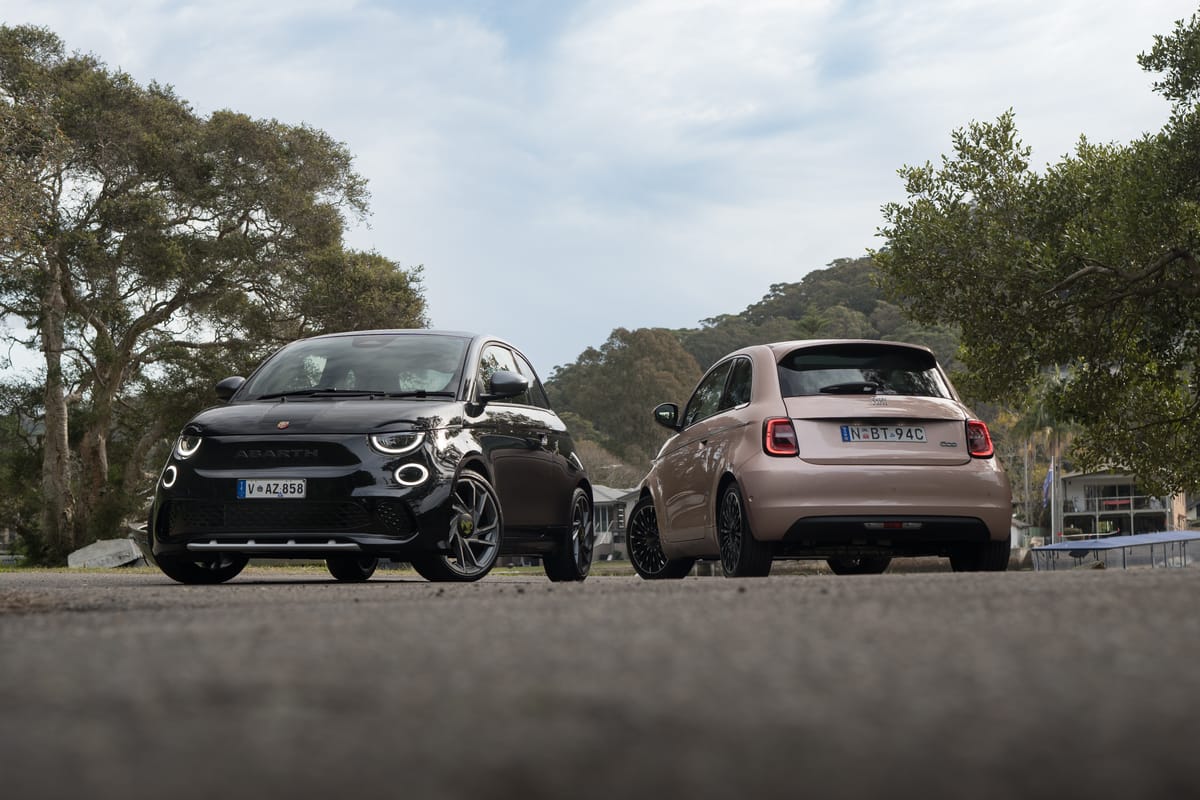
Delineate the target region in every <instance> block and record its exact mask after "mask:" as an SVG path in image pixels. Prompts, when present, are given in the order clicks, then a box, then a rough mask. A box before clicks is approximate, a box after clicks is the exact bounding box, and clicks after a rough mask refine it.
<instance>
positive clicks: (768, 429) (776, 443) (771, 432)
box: [763, 417, 800, 456]
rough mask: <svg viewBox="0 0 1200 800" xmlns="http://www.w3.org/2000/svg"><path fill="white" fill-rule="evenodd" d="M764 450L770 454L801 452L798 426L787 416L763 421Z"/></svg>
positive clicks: (795, 453)
mask: <svg viewBox="0 0 1200 800" xmlns="http://www.w3.org/2000/svg"><path fill="white" fill-rule="evenodd" d="M763 450H764V451H765V452H766V454H767V455H769V456H795V455H799V454H800V448H799V445H798V440H797V439H796V428H795V427H794V426H793V425H792V421H791V420H790V419H788V418H787V417H772V418H771V419H769V420H767V421H766V422H764V423H763Z"/></svg>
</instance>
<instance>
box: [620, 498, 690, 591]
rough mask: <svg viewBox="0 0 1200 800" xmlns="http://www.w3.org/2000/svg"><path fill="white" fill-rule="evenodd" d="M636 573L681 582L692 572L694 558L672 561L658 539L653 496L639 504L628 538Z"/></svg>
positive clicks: (630, 557) (627, 534) (633, 514)
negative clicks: (681, 579)
mask: <svg viewBox="0 0 1200 800" xmlns="http://www.w3.org/2000/svg"><path fill="white" fill-rule="evenodd" d="M625 542H626V547H627V548H628V550H629V561H630V563H631V564H633V570H634V572H636V573H637V574H638V575H640V576H642V578H644V579H645V580H648V581H656V580H677V579H679V578H682V577H684V576H686V575H687V574H688V573H689V572H691V571H692V565H694V564H695V563H696V559H694V558H677V559H669V558H667V555H666V553H664V552H663V549H662V540H661V539H660V538H659V536H658V514H657V513H656V512H655V511H654V500H653V499H651V498H650V496H649V495H647V496H646V497H643V498H642V499H641V500H638V501H637V505H635V506H634V507H633V513H632V514H630V515H629V525H628V527H627V531H626V535H625Z"/></svg>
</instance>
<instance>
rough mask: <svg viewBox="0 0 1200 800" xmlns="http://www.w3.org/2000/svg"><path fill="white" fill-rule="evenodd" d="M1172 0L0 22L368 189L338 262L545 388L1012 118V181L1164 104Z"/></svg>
mask: <svg viewBox="0 0 1200 800" xmlns="http://www.w3.org/2000/svg"><path fill="white" fill-rule="evenodd" d="M1196 10H1197V6H1196V3H1195V2H1183V1H1182V0H1128V1H1125V2H1121V1H1118V0H1051V1H1050V2H1047V0H996V1H995V2H973V1H972V0H928V1H926V2H900V1H899V0H896V1H895V2H886V1H885V0H880V1H879V2H874V1H872V0H842V1H841V2H838V1H837V0H729V1H728V2H726V1H725V0H709V1H707V2H706V1H705V0H612V1H611V2H590V0H576V1H568V0H462V1H461V2H455V0H443V1H441V2H438V1H436V0H429V1H427V2H422V1H421V0H411V1H408V0H254V1H253V2H242V1H241V0H193V1H192V2H176V1H172V0H129V1H128V2H121V1H119V0H4V3H3V6H2V8H0V14H2V17H0V19H2V21H3V22H4V23H5V24H9V25H14V24H23V23H34V24H38V25H44V26H46V27H48V28H50V29H51V30H53V31H54V32H55V33H57V34H58V35H59V36H61V37H62V38H63V40H64V41H65V43H66V45H67V48H68V49H69V50H80V51H86V52H91V53H93V54H95V55H96V56H97V57H99V58H100V60H102V61H104V62H105V63H107V64H108V65H109V66H111V67H119V68H121V69H124V70H126V71H127V72H129V73H131V74H132V75H133V76H134V78H136V79H137V80H138V81H139V82H141V83H148V82H149V81H151V80H154V81H158V82H159V83H166V84H170V85H172V86H174V87H175V89H176V91H177V92H178V94H179V95H180V96H181V97H183V98H184V99H186V100H188V101H189V102H190V103H191V104H192V105H193V107H194V108H195V109H196V110H197V111H199V112H201V113H205V114H207V113H210V112H212V111H215V110H217V109H222V108H231V109H233V110H235V111H239V112H243V113H246V114H249V115H252V116H255V117H263V118H276V119H279V120H281V121H283V122H287V123H302V122H303V123H308V124H310V125H313V126H315V127H318V128H322V129H324V130H326V131H328V132H329V133H330V134H331V135H333V136H334V137H336V138H337V139H339V140H340V141H343V142H345V143H346V145H347V146H348V147H349V149H350V151H351V152H352V153H353V154H354V155H355V159H356V160H355V163H356V166H357V169H358V171H359V172H360V173H361V174H362V175H364V176H365V177H366V178H367V179H368V181H369V183H370V189H371V195H372V201H371V208H372V216H371V218H370V221H369V226H367V227H361V228H357V229H355V230H353V231H352V232H351V234H350V240H349V244H350V245H351V246H353V247H355V248H359V249H365V250H376V251H378V252H380V253H381V254H383V255H385V256H387V257H388V258H390V259H392V260H394V261H397V262H399V263H400V264H402V265H406V266H410V265H416V264H423V265H425V270H426V272H425V274H426V283H425V286H426V298H427V300H428V303H429V315H430V317H431V320H432V322H433V324H434V325H435V326H436V327H441V328H453V329H464V330H476V331H487V332H492V333H495V334H498V335H500V336H503V337H506V338H509V339H511V340H512V341H514V342H515V343H516V344H517V345H518V346H519V347H521V348H522V349H524V350H525V351H526V353H527V354H528V355H529V356H530V357H531V359H532V360H533V361H534V363H535V365H537V367H538V369H539V371H540V372H541V373H542V376H543V377H548V376H549V374H550V373H551V371H552V369H553V367H554V366H557V365H561V364H566V363H569V362H572V361H574V360H575V359H576V357H577V356H578V355H579V354H580V353H581V352H582V351H583V350H584V349H585V348H587V347H589V346H599V345H600V344H602V343H603V342H604V341H605V339H607V338H608V335H609V333H610V332H611V331H612V329H613V328H616V327H626V328H636V327H646V326H667V327H693V326H695V325H697V323H698V321H699V320H701V319H703V318H706V317H711V316H715V315H717V314H722V313H736V312H739V311H741V310H742V309H744V308H745V307H746V306H747V305H749V304H751V303H753V302H755V301H756V300H758V299H759V298H761V297H762V296H763V295H764V294H765V293H766V292H767V291H768V289H769V287H770V285H771V284H773V283H780V282H792V281H798V280H800V279H801V278H802V277H803V276H804V275H805V273H807V272H809V271H810V270H813V269H819V268H821V267H824V266H826V265H827V264H828V263H829V262H830V261H832V260H833V259H836V258H843V257H847V258H849V257H856V256H859V255H862V254H864V253H865V252H866V250H867V249H868V248H872V247H878V246H879V245H880V244H881V241H880V240H879V239H878V238H877V237H876V231H877V229H878V227H879V226H880V224H881V216H880V207H881V206H882V205H883V204H884V203H886V202H888V201H891V200H901V199H903V195H902V187H901V184H900V181H899V179H898V178H897V176H896V170H897V169H898V168H899V167H900V166H902V165H904V164H913V163H923V162H925V161H926V160H936V159H937V158H938V157H939V156H940V155H941V154H942V153H945V152H947V151H948V150H949V148H950V133H951V131H952V130H953V129H955V128H958V127H961V126H963V125H965V124H966V123H968V122H970V121H971V120H992V119H995V118H996V117H997V116H998V115H1000V114H1001V113H1002V112H1003V111H1005V110H1006V109H1008V108H1010V107H1011V108H1012V109H1014V111H1015V113H1016V119H1017V125H1018V127H1019V129H1020V131H1021V134H1022V136H1023V138H1024V140H1025V143H1026V144H1028V145H1030V146H1031V147H1032V148H1033V153H1034V159H1035V162H1037V163H1046V162H1051V161H1055V160H1057V159H1058V158H1059V157H1060V156H1062V155H1064V154H1066V153H1067V152H1069V151H1070V150H1071V149H1072V148H1073V146H1074V143H1075V141H1076V140H1077V139H1078V137H1079V135H1080V134H1086V135H1087V136H1088V138H1089V139H1092V140H1094V141H1102V142H1103V141H1120V142H1125V141H1129V140H1130V139H1133V138H1136V137H1138V136H1140V135H1141V134H1142V133H1145V132H1150V131H1154V130H1157V129H1158V128H1160V127H1161V125H1162V123H1163V122H1164V121H1165V119H1166V116H1167V111H1168V108H1167V104H1166V103H1165V101H1163V100H1161V99H1160V98H1159V97H1158V95H1155V94H1154V93H1152V92H1151V91H1150V88H1149V87H1150V83H1151V81H1152V77H1151V76H1150V75H1148V74H1146V73H1144V72H1142V71H1141V69H1140V68H1139V67H1138V64H1137V61H1136V56H1137V54H1138V53H1140V52H1142V51H1145V50H1147V49H1149V47H1150V46H1151V44H1152V37H1153V35H1154V34H1156V33H1160V34H1165V33H1169V32H1170V31H1171V29H1172V28H1173V25H1174V22H1175V21H1176V20H1178V19H1183V18H1187V17H1190V16H1191V14H1192V13H1193V12H1195V11H1196Z"/></svg>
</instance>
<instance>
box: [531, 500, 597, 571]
mask: <svg viewBox="0 0 1200 800" xmlns="http://www.w3.org/2000/svg"><path fill="white" fill-rule="evenodd" d="M595 547H596V526H595V522H594V521H593V519H592V501H591V500H589V499H588V496H587V492H585V491H583V489H576V490H575V494H574V495H572V497H571V533H570V535H569V536H568V538H567V539H566V541H564V542H563V544H562V546H561V547H559V548H558V550H557V551H556V552H555V553H553V554H552V555H548V556H546V557H544V558H543V559H542V569H544V570H545V571H546V577H547V578H549V579H550V580H552V581H555V582H557V581H581V580H583V579H584V578H586V577H587V576H588V573H589V572H590V571H591V569H592V553H593V552H594V550H595Z"/></svg>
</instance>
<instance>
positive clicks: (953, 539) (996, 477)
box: [738, 456, 1012, 554]
mask: <svg viewBox="0 0 1200 800" xmlns="http://www.w3.org/2000/svg"><path fill="white" fill-rule="evenodd" d="M787 463H788V464H789V466H794V469H786V468H785V469H781V468H780V466H781V464H780V459H773V458H770V457H769V456H763V457H762V458H758V459H754V460H753V461H752V462H751V463H750V464H748V465H747V467H746V468H745V469H744V470H743V472H742V474H741V475H739V476H738V478H739V481H740V483H741V486H742V491H743V494H744V495H745V497H746V505H747V508H748V512H749V517H750V525H751V529H752V530H753V532H754V537H755V538H756V539H759V540H760V541H771V542H780V543H781V545H780V549H781V550H782V551H784V552H787V551H800V550H803V548H804V547H806V546H807V547H809V548H811V549H813V550H814V551H815V550H821V549H822V548H834V547H838V546H842V545H845V546H852V545H854V544H855V543H857V544H859V545H863V546H866V545H871V544H872V543H874V545H876V546H879V547H881V548H891V549H893V550H896V549H905V548H907V549H909V550H911V551H913V554H918V553H934V554H936V553H938V552H941V551H942V550H944V549H945V547H946V546H948V545H952V544H955V543H968V542H984V541H987V540H989V539H990V540H992V541H1001V540H1005V541H1006V540H1008V539H1009V538H1010V536H1011V526H1012V494H1011V490H1010V488H1009V484H1008V478H1007V476H1006V475H1005V474H1004V471H1003V469H1002V468H1001V467H1000V465H999V464H998V463H996V462H995V460H993V459H974V460H972V461H971V462H969V463H967V464H965V465H959V466H928V465H923V466H894V465H880V466H872V465H846V466H841V465H812V464H807V463H805V462H803V461H801V460H800V459H795V460H793V461H790V462H787ZM857 549H858V550H859V551H861V549H862V548H861V547H858V548H857Z"/></svg>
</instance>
